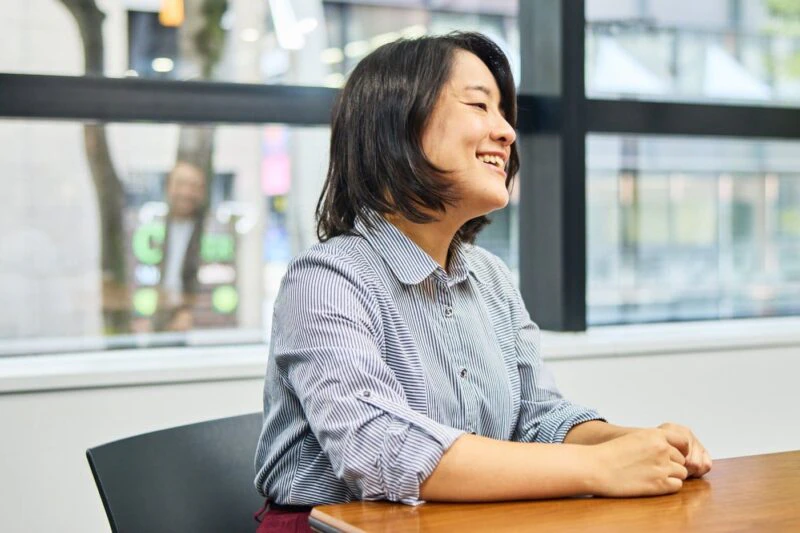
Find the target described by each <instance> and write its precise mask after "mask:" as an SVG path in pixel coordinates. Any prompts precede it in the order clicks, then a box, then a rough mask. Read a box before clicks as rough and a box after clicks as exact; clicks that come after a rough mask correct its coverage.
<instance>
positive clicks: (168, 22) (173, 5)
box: [158, 0, 183, 28]
mask: <svg viewBox="0 0 800 533" xmlns="http://www.w3.org/2000/svg"><path fill="white" fill-rule="evenodd" d="M158 21H159V22H160V23H161V25H162V26H169V27H172V28H176V27H178V26H180V25H181V24H182V23H183V0H161V10H160V11H159V12H158Z"/></svg>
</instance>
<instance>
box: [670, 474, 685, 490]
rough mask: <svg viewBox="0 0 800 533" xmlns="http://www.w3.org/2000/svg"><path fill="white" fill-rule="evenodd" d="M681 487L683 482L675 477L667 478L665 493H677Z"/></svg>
mask: <svg viewBox="0 0 800 533" xmlns="http://www.w3.org/2000/svg"><path fill="white" fill-rule="evenodd" d="M681 487H683V480H682V479H680V478H677V477H668V478H667V492H668V493H672V492H678V491H679V490H681Z"/></svg>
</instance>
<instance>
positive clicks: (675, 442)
mask: <svg viewBox="0 0 800 533" xmlns="http://www.w3.org/2000/svg"><path fill="white" fill-rule="evenodd" d="M658 429H659V430H660V431H662V432H664V435H665V436H666V438H667V440H668V441H669V443H670V444H671V445H672V446H674V447H675V448H677V449H678V450H680V452H681V453H682V454H683V457H684V458H685V459H686V464H685V466H686V470H687V471H688V472H689V477H702V476H704V475H705V474H707V473H708V471H709V470H711V456H710V455H709V454H708V451H707V450H706V449H705V448H704V447H703V445H702V444H701V443H700V441H699V440H698V439H697V437H695V435H694V433H692V431H691V430H690V429H689V428H687V427H684V426H681V425H678V424H673V423H671V422H667V423H665V424H661V425H660V426H658Z"/></svg>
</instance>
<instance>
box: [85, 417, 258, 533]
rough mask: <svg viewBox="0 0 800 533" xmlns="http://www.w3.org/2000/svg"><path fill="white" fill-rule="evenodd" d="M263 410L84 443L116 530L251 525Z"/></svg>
mask: <svg viewBox="0 0 800 533" xmlns="http://www.w3.org/2000/svg"><path fill="white" fill-rule="evenodd" d="M260 430H261V414H260V413H254V414H249V415H242V416H234V417H230V418H222V419H219V420H210V421H208V422H200V423H198V424H191V425H188V426H181V427H176V428H170V429H165V430H162V431H155V432H153V433H146V434H144V435H138V436H135V437H130V438H127V439H122V440H118V441H115V442H111V443H108V444H104V445H102V446H97V447H96V448H90V449H89V450H87V451H86V457H87V458H88V459H89V465H90V466H91V467H92V474H93V475H94V481H95V483H97V489H98V491H99V492H100V497H101V498H102V499H103V506H104V507H105V509H106V515H108V521H109V523H110V524H111V529H112V530H113V531H114V532H115V533H139V532H142V533H160V532H164V533H167V532H169V533H180V532H182V531H187V532H192V533H201V532H206V531H208V532H209V533H211V532H213V533H220V532H225V533H227V532H231V533H236V532H238V531H242V532H245V531H246V532H248V533H253V532H254V531H255V529H256V527H257V526H258V524H257V523H256V522H255V521H254V520H253V513H255V512H256V511H258V509H259V508H261V506H262V505H263V503H264V499H263V498H262V497H261V496H259V494H258V492H257V491H256V489H255V488H254V486H253V479H254V478H255V470H254V467H253V458H254V456H255V446H256V441H257V440H258V434H259V432H260Z"/></svg>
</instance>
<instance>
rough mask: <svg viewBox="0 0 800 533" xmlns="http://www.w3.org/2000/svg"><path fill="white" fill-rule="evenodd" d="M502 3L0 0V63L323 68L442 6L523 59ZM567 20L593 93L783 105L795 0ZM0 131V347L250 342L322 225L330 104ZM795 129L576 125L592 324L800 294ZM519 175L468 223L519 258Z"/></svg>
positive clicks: (308, 80)
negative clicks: (190, 205)
mask: <svg viewBox="0 0 800 533" xmlns="http://www.w3.org/2000/svg"><path fill="white" fill-rule="evenodd" d="M517 10H518V5H517V1H516V0H499V1H492V2H477V1H472V0H426V1H423V0H382V1H370V2H357V1H331V2H328V1H315V0H305V1H296V2H290V1H288V0H269V1H267V0H187V1H185V2H184V1H182V0H175V1H167V0H164V1H162V0H95V1H84V0H60V1H59V0H29V1H25V2H23V1H15V0H4V2H3V6H2V11H3V21H4V39H3V40H4V43H5V44H4V46H3V47H2V48H0V71H2V72H7V73H29V74H50V75H66V76H84V75H86V76H105V77H110V78H121V77H125V78H144V79H153V80H159V81H163V82H165V83H169V82H170V81H174V80H194V81H216V82H227V83H247V84H289V85H293V86H296V85H308V86H323V87H333V88H338V87H341V86H342V84H343V83H344V80H345V79H346V76H347V74H348V72H349V71H350V70H351V69H352V68H353V67H354V65H355V64H356V63H357V62H358V60H359V59H360V58H361V57H363V56H364V55H366V54H367V53H369V52H370V51H371V50H373V49H374V48H376V47H377V46H380V45H381V44H383V43H386V42H390V41H392V40H394V39H397V38H400V37H414V36H419V35H424V34H439V33H444V32H448V31H451V30H457V29H460V30H477V31H481V32H484V33H485V34H487V35H489V36H491V37H492V38H493V39H495V40H496V41H497V42H498V43H499V44H500V45H501V46H502V47H503V49H504V50H505V51H506V52H507V53H508V55H509V57H510V58H511V61H512V63H513V64H514V68H515V70H516V72H517V76H518V77H519V64H520V60H519V27H518V24H517ZM585 38H586V50H585V59H586V64H585V72H586V92H587V96H589V97H592V98H605V99H638V98H646V99H650V100H653V99H655V100H667V101H682V102H705V103H715V102H720V103H744V104H749V105H753V104H756V105H769V106H797V105H798V104H800V6H798V2H796V1H792V0H710V1H708V2H702V3H698V2H693V1H691V0H685V1H684V0H676V1H674V2H660V1H655V0H653V1H647V0H630V1H603V0H588V1H587V2H586V37H585ZM79 97H80V95H68V94H64V98H65V99H69V98H79ZM0 139H2V146H3V149H2V150H1V151H0V173H1V174H0V175H2V176H3V181H4V194H3V196H2V198H0V205H1V206H2V209H0V213H2V214H1V215H0V217H2V220H1V221H0V249H2V251H3V253H2V256H0V293H2V294H3V295H4V299H6V298H7V301H8V302H24V305H5V306H2V307H0V339H1V340H0V354H2V353H5V354H21V353H32V352H47V351H52V350H53V349H54V347H56V346H57V347H58V349H60V350H63V349H69V347H74V348H75V349H85V348H86V347H87V346H99V347H108V346H112V347H124V346H133V345H137V343H138V344H141V343H143V342H144V343H148V344H156V345H158V344H172V343H176V342H178V343H183V342H189V343H216V342H223V343H227V342H231V341H232V340H234V341H240V342H241V341H248V340H252V341H258V340H260V339H262V338H263V332H264V331H268V329H269V322H270V314H271V307H272V302H273V301H274V298H275V294H276V291H277V287H278V284H279V281H280V278H281V275H282V273H283V271H284V269H285V267H286V264H287V262H288V261H289V259H290V258H291V257H292V256H294V255H295V254H297V253H299V252H300V251H302V250H304V249H305V248H307V247H308V246H310V245H311V244H313V243H314V242H315V241H316V238H315V231H314V220H313V211H314V205H315V202H316V200H317V197H318V193H319V190H320V188H321V183H322V180H323V179H324V174H325V170H326V164H327V142H328V128H327V126H324V125H320V126H316V127H306V126H294V125H282V124H258V125H226V124H220V123H209V124H204V125H199V126H198V125H192V126H190V125H186V124H183V125H181V124H175V123H152V122H150V123H113V122H108V123H96V122H95V123H90V124H86V123H78V122H69V121H63V120H60V121H49V120H36V121H33V120H12V119H5V120H4V119H2V118H0ZM798 148H800V140H798V141H785V140H782V141H778V140H775V141H771V140H753V139H746V138H743V139H730V138H725V139H722V138H682V137H663V136H650V135H637V136H622V135H604V134H594V133H591V134H589V135H588V138H587V157H586V166H587V180H586V192H587V204H588V205H587V213H586V218H587V226H586V227H587V237H586V239H587V253H588V257H587V265H586V268H587V294H586V301H587V322H588V324H589V325H590V326H592V325H606V324H623V323H637V322H659V321H675V320H696V319H717V318H731V317H758V316H779V315H788V314H796V313H798V312H799V311H800V149H798ZM181 161H188V162H191V163H193V164H194V165H195V166H196V167H197V168H198V169H199V170H200V172H198V173H197V176H196V177H197V180H199V185H198V186H199V187H200V188H201V189H202V190H201V191H200V193H199V194H200V197H198V198H197V199H196V203H197V206H196V212H193V214H192V216H191V217H190V218H191V219H192V221H193V224H194V226H196V228H197V230H198V233H199V241H200V242H199V245H197V246H192V247H188V246H187V245H186V243H185V242H183V241H181V238H180V232H179V231H178V230H177V229H176V228H178V227H179V226H180V225H179V224H172V221H173V219H174V217H172V216H170V215H169V212H170V201H177V200H179V198H178V199H177V200H176V198H172V200H170V198H169V195H168V191H167V189H168V187H167V181H168V180H167V177H168V175H169V174H170V172H171V170H172V169H173V167H175V166H176V164H178V163H179V162H181ZM519 181H520V185H521V186H522V187H524V182H525V166H524V164H523V167H522V171H521V173H520V176H519ZM517 192H518V191H517ZM174 194H177V195H178V196H180V194H181V193H180V191H178V192H174ZM174 194H173V196H174ZM517 197H518V195H515V198H514V201H513V202H512V205H511V207H510V208H509V209H507V210H504V211H502V212H499V213H496V214H495V215H494V217H493V218H494V223H493V224H492V225H491V226H489V228H488V229H487V230H486V231H485V232H484V233H483V234H482V235H481V236H480V238H479V243H480V244H482V245H484V246H486V247H487V248H488V249H490V250H491V251H493V252H494V253H496V254H498V255H499V256H500V257H502V258H503V259H504V260H505V261H506V262H507V263H508V264H509V266H510V267H511V268H512V270H514V271H515V272H516V269H517V266H518V247H519V232H518V229H517V220H518V219H517ZM173 226H174V227H173ZM194 226H193V227H194ZM172 230H174V231H172ZM187 232H188V233H187V234H191V233H192V230H187ZM168 234H169V235H172V236H173V237H174V238H173V239H168V238H167V235H168ZM183 240H184V241H186V240H187V239H183ZM170 244H172V246H170ZM168 258H172V259H171V261H168V260H167V259H168ZM179 271H180V272H179ZM178 273H180V276H179V275H178ZM181 276H183V277H184V278H186V279H179V278H181ZM187 276H188V277H187ZM170 279H172V280H175V282H173V283H171V284H170ZM170 285H171V288H170ZM170 290H171V291H172V293H174V295H173V297H170V296H169V294H168V293H169V292H170ZM178 311H180V312H182V313H183V318H181V317H178V318H177V319H176V318H175V313H176V312H178ZM186 332H192V334H191V335H187V334H186ZM132 335H133V336H134V337H135V338H133V337H131V336H132Z"/></svg>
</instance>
